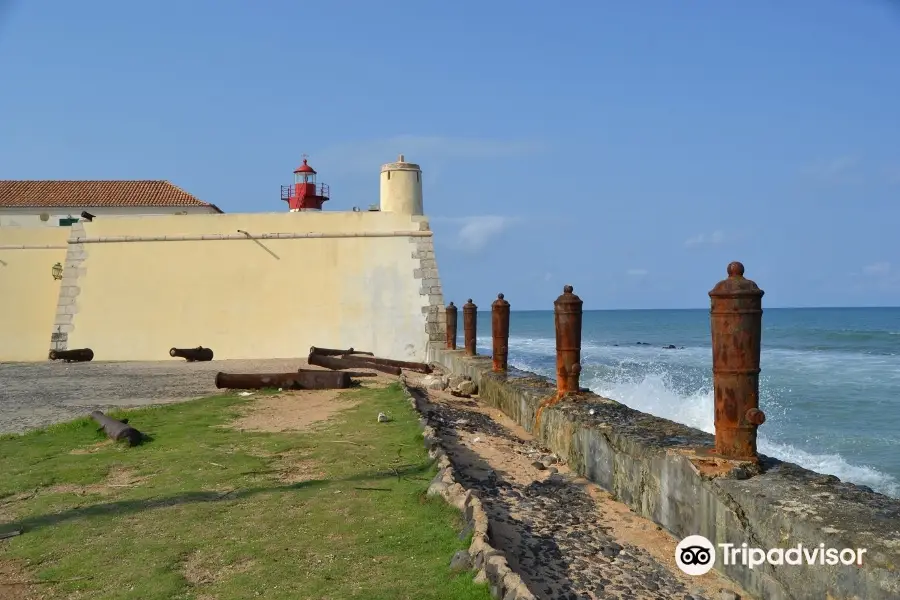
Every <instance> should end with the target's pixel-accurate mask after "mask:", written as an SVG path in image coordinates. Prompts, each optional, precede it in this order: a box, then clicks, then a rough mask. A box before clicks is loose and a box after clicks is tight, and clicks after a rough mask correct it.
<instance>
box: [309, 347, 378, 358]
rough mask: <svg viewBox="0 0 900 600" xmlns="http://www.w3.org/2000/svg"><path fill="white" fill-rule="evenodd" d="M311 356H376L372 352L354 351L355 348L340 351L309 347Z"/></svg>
mask: <svg viewBox="0 0 900 600" xmlns="http://www.w3.org/2000/svg"><path fill="white" fill-rule="evenodd" d="M309 353H310V354H318V355H319V356H352V355H354V354H356V355H365V356H375V355H374V354H372V353H371V352H363V351H362V350H354V349H353V348H347V349H346V350H338V349H336V348H317V347H316V346H310V347H309Z"/></svg>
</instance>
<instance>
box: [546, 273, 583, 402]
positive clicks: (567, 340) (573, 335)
mask: <svg viewBox="0 0 900 600" xmlns="http://www.w3.org/2000/svg"><path fill="white" fill-rule="evenodd" d="M574 292H575V289H574V288H573V287H572V286H571V285H567V286H565V287H564V288H563V293H562V295H561V296H560V297H559V298H557V299H556V301H555V302H554V303H553V320H554V322H555V324H556V390H557V393H559V394H560V395H562V394H566V393H568V392H577V391H578V390H579V389H581V385H580V384H579V381H580V377H581V320H582V307H583V305H584V302H583V301H582V300H581V298H579V297H578V296H576V295H575V293H574Z"/></svg>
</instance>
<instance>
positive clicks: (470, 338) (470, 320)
mask: <svg viewBox="0 0 900 600" xmlns="http://www.w3.org/2000/svg"><path fill="white" fill-rule="evenodd" d="M477 329H478V307H477V306H475V305H474V304H472V299H471V298H469V301H468V302H466V303H465V304H463V342H464V343H465V348H466V356H475V332H476V330H477Z"/></svg>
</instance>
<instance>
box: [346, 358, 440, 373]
mask: <svg viewBox="0 0 900 600" xmlns="http://www.w3.org/2000/svg"><path fill="white" fill-rule="evenodd" d="M352 358H355V357H352ZM359 360H364V361H368V362H370V363H374V364H376V365H388V366H390V367H400V368H401V369H406V370H408V371H418V372H419V373H425V374H426V375H427V374H429V373H431V366H430V365H427V364H425V363H418V362H409V361H406V360H394V359H392V358H377V357H373V358H369V357H363V356H360V357H359Z"/></svg>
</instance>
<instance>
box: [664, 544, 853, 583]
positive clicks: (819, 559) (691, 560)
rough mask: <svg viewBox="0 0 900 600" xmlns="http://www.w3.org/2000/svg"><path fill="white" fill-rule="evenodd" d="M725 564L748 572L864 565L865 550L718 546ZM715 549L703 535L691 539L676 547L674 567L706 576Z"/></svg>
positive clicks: (744, 545) (711, 565)
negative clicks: (763, 567) (769, 568)
mask: <svg viewBox="0 0 900 600" xmlns="http://www.w3.org/2000/svg"><path fill="white" fill-rule="evenodd" d="M718 546H719V552H720V554H721V559H722V564H723V565H725V566H728V565H743V566H745V567H747V568H749V569H753V568H755V567H759V566H761V565H764V564H766V563H768V564H770V565H775V566H781V565H794V566H796V565H807V566H814V565H829V566H834V565H837V564H842V565H854V564H855V565H857V566H859V565H862V564H863V555H864V554H865V553H866V549H865V548H843V549H837V548H826V547H825V544H819V545H818V546H814V547H811V548H810V547H806V546H804V545H803V544H797V545H796V546H793V547H791V548H771V549H770V550H763V549H762V548H751V547H749V546H748V545H747V544H746V543H743V544H741V545H740V546H736V545H735V544H719V545H718ZM716 554H717V552H716V547H715V546H714V545H713V543H712V542H710V541H709V540H708V539H706V538H705V537H703V536H702V535H689V536H688V537H686V538H684V539H683V540H681V541H680V542H678V545H677V546H676V547H675V564H677V565H678V568H679V569H681V570H682V571H683V572H684V573H686V574H688V575H705V574H706V573H709V571H710V570H712V568H713V567H714V566H715V564H716Z"/></svg>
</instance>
